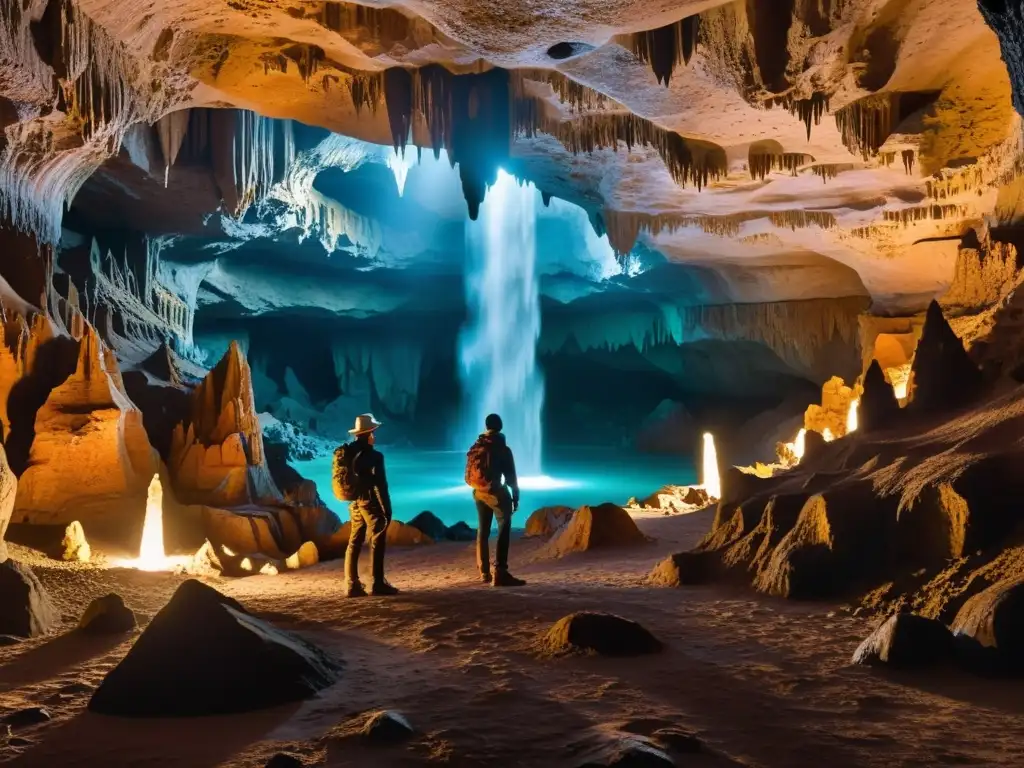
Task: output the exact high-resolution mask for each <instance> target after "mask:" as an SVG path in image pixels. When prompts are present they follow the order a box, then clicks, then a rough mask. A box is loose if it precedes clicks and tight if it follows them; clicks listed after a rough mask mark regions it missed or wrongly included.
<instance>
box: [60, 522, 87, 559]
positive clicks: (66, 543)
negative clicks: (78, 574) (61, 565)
mask: <svg viewBox="0 0 1024 768" xmlns="http://www.w3.org/2000/svg"><path fill="white" fill-rule="evenodd" d="M61 550H62V552H61V559H63V560H70V561H73V562H79V563H87V562H89V560H90V559H92V548H91V547H90V546H89V542H88V541H86V538H85V530H84V529H83V528H82V524H81V523H80V522H78V521H77V520H72V521H71V523H70V524H69V525H68V527H67V528H66V529H65V530H64V539H63V540H62V541H61Z"/></svg>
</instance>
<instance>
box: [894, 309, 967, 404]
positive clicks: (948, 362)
mask: <svg viewBox="0 0 1024 768" xmlns="http://www.w3.org/2000/svg"><path fill="white" fill-rule="evenodd" d="M980 388H981V372H980V371H979V370H978V367H977V366H976V365H975V364H974V363H973V362H972V361H971V358H970V357H969V356H968V355H967V352H966V351H965V350H964V345H963V343H962V342H961V341H960V339H959V338H958V337H957V335H956V334H955V333H953V329H952V328H950V327H949V323H948V322H946V318H945V316H944V315H943V314H942V309H941V308H940V307H939V304H938V302H936V301H932V303H931V304H929V305H928V312H927V315H926V317H925V322H924V330H923V331H922V333H921V341H920V342H918V344H917V351H916V352H915V354H914V362H913V364H912V365H911V368H910V382H909V385H908V387H907V391H908V397H909V401H910V402H909V405H908V406H907V407H908V408H910V409H912V410H913V411H914V412H915V413H917V412H927V413H930V412H936V411H943V410H952V409H956V408H959V407H961V406H963V405H966V404H967V403H969V402H971V401H972V400H973V399H974V398H975V397H976V396H977V395H978V392H979V390H980Z"/></svg>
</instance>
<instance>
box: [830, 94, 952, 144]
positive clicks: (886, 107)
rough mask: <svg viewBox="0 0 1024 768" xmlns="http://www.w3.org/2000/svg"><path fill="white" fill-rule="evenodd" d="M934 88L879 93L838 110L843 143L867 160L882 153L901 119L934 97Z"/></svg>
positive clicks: (837, 116)
mask: <svg viewBox="0 0 1024 768" xmlns="http://www.w3.org/2000/svg"><path fill="white" fill-rule="evenodd" d="M935 96H936V94H934V93H932V92H924V91H921V92H902V93H876V94H872V95H871V96H865V97H864V98H863V99H858V100H857V101H855V102H853V103H852V104H848V105H846V106H845V107H843V108H842V109H840V110H838V111H837V112H836V115H835V117H836V128H838V130H839V133H840V135H841V137H842V140H843V144H844V145H845V146H846V148H847V149H849V150H850V152H852V153H853V154H860V155H861V156H862V157H863V158H864V159H865V160H866V159H867V158H869V157H874V156H875V155H877V154H878V150H879V148H880V147H881V146H882V144H884V143H885V140H886V139H887V138H889V135H890V134H891V133H892V131H893V128H895V127H896V126H897V125H899V123H900V121H902V120H903V119H904V118H906V117H908V116H909V115H911V114H913V113H914V112H916V111H917V110H918V109H921V108H922V107H924V106H926V105H927V104H929V103H930V102H931V101H934V99H935Z"/></svg>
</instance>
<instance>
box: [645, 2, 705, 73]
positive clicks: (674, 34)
mask: <svg viewBox="0 0 1024 768" xmlns="http://www.w3.org/2000/svg"><path fill="white" fill-rule="evenodd" d="M699 31H700V15H695V16H687V17H686V18H685V19H681V20H680V21H677V22H674V23H672V24H667V25H666V26H664V27H659V28H658V29H651V30H647V31H645V32H636V33H634V34H632V35H630V49H631V50H632V51H633V53H635V54H636V55H637V57H638V58H639V59H640V60H641V61H642V62H644V63H645V64H649V65H650V67H651V70H652V71H653V72H654V76H655V77H656V78H657V79H658V82H659V83H664V84H665V86H666V87H667V86H668V83H669V80H670V79H671V77H672V73H673V72H674V71H675V69H676V67H678V66H679V63H680V62H682V63H683V64H684V65H685V64H689V63H690V57H691V56H693V52H694V51H695V50H696V49H697V34H698V32H699Z"/></svg>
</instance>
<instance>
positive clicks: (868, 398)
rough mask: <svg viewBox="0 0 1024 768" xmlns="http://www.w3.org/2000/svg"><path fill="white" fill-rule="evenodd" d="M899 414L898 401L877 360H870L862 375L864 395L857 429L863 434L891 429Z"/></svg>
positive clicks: (861, 399)
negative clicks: (866, 369) (865, 371)
mask: <svg viewBox="0 0 1024 768" xmlns="http://www.w3.org/2000/svg"><path fill="white" fill-rule="evenodd" d="M900 412H901V409H900V403H899V400H897V399H896V394H895V392H893V388H892V386H891V385H890V384H889V382H887V381H886V380H885V374H884V373H882V367H881V366H880V365H879V364H878V361H877V360H872V361H871V365H870V366H869V367H868V371H867V373H865V374H864V393H863V394H862V395H861V398H860V407H859V409H858V412H857V418H858V422H859V423H858V429H860V430H861V431H863V432H874V431H875V430H877V429H892V428H893V427H895V426H896V425H897V424H898V423H899V421H898V419H899V417H900Z"/></svg>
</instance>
